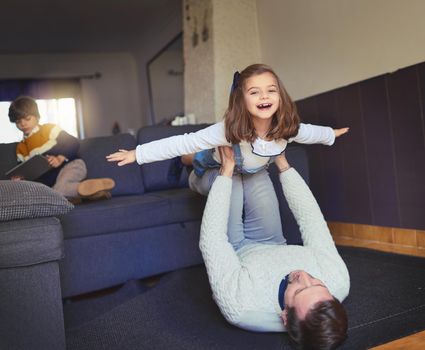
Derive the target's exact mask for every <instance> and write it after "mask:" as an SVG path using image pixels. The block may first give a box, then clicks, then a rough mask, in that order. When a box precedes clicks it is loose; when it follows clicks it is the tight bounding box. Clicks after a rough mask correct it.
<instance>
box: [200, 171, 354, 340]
mask: <svg viewBox="0 0 425 350" xmlns="http://www.w3.org/2000/svg"><path fill="white" fill-rule="evenodd" d="M280 182H281V184H282V188H283V192H284V195H285V197H286V200H287V201H288V204H289V207H290V209H291V211H292V213H293V214H294V217H295V219H296V220H297V223H298V225H299V227H300V232H301V236H302V240H303V244H304V245H303V246H296V245H266V244H260V243H258V244H252V245H248V246H245V247H243V248H242V249H240V250H239V251H237V252H236V251H235V250H234V249H233V247H232V246H231V244H230V243H229V242H228V239H227V222H228V218H229V208H230V197H231V190H232V180H231V179H230V178H228V177H224V176H218V177H217V179H216V180H215V182H214V184H213V186H212V188H211V190H210V193H209V196H208V200H207V205H206V207H205V211H204V216H203V219H202V226H201V237H200V243H199V246H200V249H201V252H202V256H203V258H204V261H205V265H206V268H207V272H208V278H209V281H210V285H211V289H212V291H213V297H214V300H215V301H216V303H217V305H218V307H219V308H220V310H221V312H222V314H223V315H224V317H225V318H226V319H227V320H228V322H230V323H231V324H234V325H235V326H238V327H240V328H243V329H247V330H251V331H262V332H282V331H285V327H284V325H283V322H282V320H281V318H280V314H281V312H282V310H281V308H280V305H279V300H278V291H279V284H280V282H281V280H282V278H284V277H285V276H286V275H287V274H289V273H290V272H292V271H295V270H304V271H306V272H308V273H309V274H311V275H312V276H314V277H315V278H318V279H320V280H321V281H322V282H323V283H324V284H325V285H326V287H327V288H328V289H329V291H330V293H331V294H332V295H333V296H335V297H336V298H337V299H338V300H340V301H342V300H343V299H344V298H346V297H347V295H348V292H349V288H350V278H349V274H348V270H347V267H346V265H345V263H344V261H343V260H342V258H341V257H340V255H339V254H338V252H337V250H336V247H335V244H334V242H333V240H332V237H331V235H330V232H329V229H328V226H327V224H326V222H325V220H324V218H323V215H322V213H321V211H320V208H319V206H318V204H317V202H316V200H315V198H314V197H313V195H312V193H311V191H310V189H309V188H308V186H307V184H306V183H305V182H304V180H303V179H302V178H301V176H300V175H299V174H298V173H297V171H296V170H295V169H293V168H291V169H289V170H287V171H285V172H283V173H281V174H280Z"/></svg>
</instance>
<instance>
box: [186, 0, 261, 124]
mask: <svg viewBox="0 0 425 350" xmlns="http://www.w3.org/2000/svg"><path fill="white" fill-rule="evenodd" d="M187 3H189V1H187ZM183 17H184V23H183V28H184V58H185V73H184V74H185V112H186V113H187V114H188V113H193V114H194V115H195V117H196V120H197V122H209V123H211V122H215V121H219V120H222V119H223V115H224V112H225V110H226V108H227V105H228V101H229V92H230V87H231V84H232V80H233V73H234V72H235V71H236V70H242V69H244V68H245V67H246V66H248V65H249V64H252V63H257V62H258V61H259V60H260V59H261V54H260V44H259V36H258V28H257V13H256V3H255V0H231V1H229V0H204V1H191V2H190V6H189V9H186V7H185V12H184V15H183ZM187 18H190V19H187ZM195 23H196V25H195ZM204 26H206V28H207V29H208V32H209V38H208V40H202V31H203V28H204ZM195 33H197V34H198V35H199V41H198V44H197V45H193V42H192V39H193V35H194V34H195Z"/></svg>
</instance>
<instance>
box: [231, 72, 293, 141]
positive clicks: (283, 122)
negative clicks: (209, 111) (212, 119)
mask: <svg viewBox="0 0 425 350" xmlns="http://www.w3.org/2000/svg"><path fill="white" fill-rule="evenodd" d="M263 73H270V74H272V75H273V76H274V77H275V79H276V81H277V85H278V89H279V95H280V102H279V107H278V109H277V111H276V113H275V114H274V115H273V117H272V122H271V126H270V129H269V131H268V132H267V135H266V137H267V139H273V140H277V139H286V140H287V139H289V138H290V137H294V136H295V135H297V133H298V128H299V126H300V117H299V116H298V112H297V107H296V106H295V103H294V102H293V101H292V99H291V97H290V96H289V94H288V93H287V92H286V90H285V88H284V86H283V84H282V82H281V81H280V79H279V77H278V76H277V75H276V73H275V72H274V71H273V70H272V69H271V68H270V67H269V66H267V65H265V64H253V65H250V66H248V67H246V68H245V69H244V70H243V71H242V72H241V73H240V76H239V81H238V82H237V85H236V87H235V88H234V89H233V90H232V92H231V93H230V97H229V107H228V108H227V110H226V113H225V114H224V125H225V131H226V139H227V141H229V142H230V143H232V144H237V143H239V142H241V141H242V140H244V141H249V142H253V141H254V140H255V139H256V138H257V134H256V132H255V128H254V124H253V122H252V117H251V115H250V113H249V112H248V110H247V109H246V106H245V100H244V95H243V89H244V87H245V83H246V80H247V79H248V78H250V77H252V76H255V75H259V74H263Z"/></svg>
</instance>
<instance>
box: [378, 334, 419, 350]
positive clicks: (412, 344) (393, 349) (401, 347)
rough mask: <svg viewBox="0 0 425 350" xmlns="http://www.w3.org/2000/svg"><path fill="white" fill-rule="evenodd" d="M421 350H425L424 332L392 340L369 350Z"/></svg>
mask: <svg viewBox="0 0 425 350" xmlns="http://www.w3.org/2000/svg"><path fill="white" fill-rule="evenodd" d="M406 349H407V350H423V349H425V331H423V332H419V333H416V334H412V335H411V336H409V337H406V338H401V339H398V340H394V341H392V342H390V343H387V344H384V345H380V346H377V347H375V348H372V349H371V350H406Z"/></svg>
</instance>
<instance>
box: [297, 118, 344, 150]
mask: <svg viewBox="0 0 425 350" xmlns="http://www.w3.org/2000/svg"><path fill="white" fill-rule="evenodd" d="M348 130H349V128H342V129H332V128H330V127H328V126H319V125H313V124H304V123H301V124H300V128H299V130H298V134H297V135H296V136H295V137H293V138H291V139H289V142H292V141H295V142H298V143H304V144H315V143H320V144H323V145H327V146H331V145H333V144H334V142H335V138H336V137H339V136H341V135H344V134H345V133H347V132H348Z"/></svg>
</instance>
